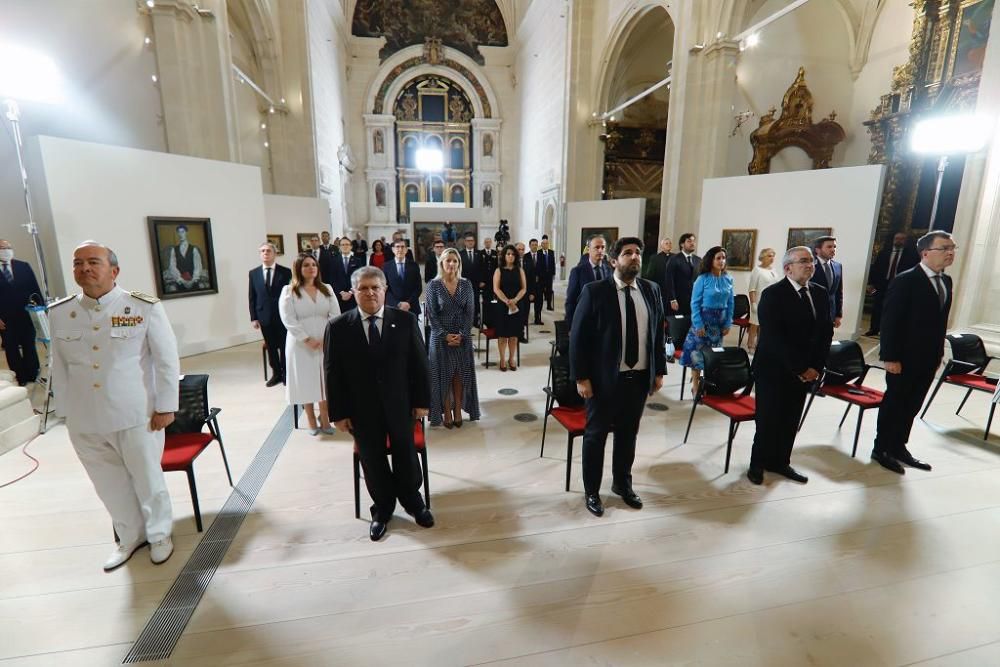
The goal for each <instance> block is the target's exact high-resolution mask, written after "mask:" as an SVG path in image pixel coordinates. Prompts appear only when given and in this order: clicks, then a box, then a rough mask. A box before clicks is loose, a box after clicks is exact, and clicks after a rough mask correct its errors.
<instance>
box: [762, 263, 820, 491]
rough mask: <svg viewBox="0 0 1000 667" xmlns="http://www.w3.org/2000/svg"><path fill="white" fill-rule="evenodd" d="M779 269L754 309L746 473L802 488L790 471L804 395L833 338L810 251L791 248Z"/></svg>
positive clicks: (799, 478) (797, 475)
mask: <svg viewBox="0 0 1000 667" xmlns="http://www.w3.org/2000/svg"><path fill="white" fill-rule="evenodd" d="M781 265H782V267H783V268H784V270H785V279H784V280H779V281H778V282H776V283H774V284H773V285H771V286H770V287H768V288H767V289H765V290H764V291H763V292H761V297H760V303H759V305H758V307H757V316H758V318H759V319H760V338H759V342H758V343H757V351H756V353H755V354H754V358H753V376H754V380H755V382H756V389H757V419H756V422H757V432H756V433H755V434H754V438H753V452H752V454H751V456H750V470H749V471H747V477H748V478H749V479H750V481H751V482H753V483H754V484H761V483H763V481H764V471H765V470H767V471H769V472H773V473H777V474H779V475H781V476H782V477H787V478H788V479H790V480H792V481H795V482H800V483H802V484H805V483H806V482H808V481H809V478H808V477H806V476H805V475H802V474H800V473H799V472H798V471H797V470H795V468H793V467H792V466H791V457H792V445H794V444H795V433H796V431H797V429H798V425H799V417H800V416H801V415H802V408H803V406H804V405H805V402H806V394H807V393H808V392H809V387H810V386H811V385H812V383H813V382H815V381H816V380H817V379H818V378H819V373H820V371H821V370H822V369H823V364H824V363H825V362H826V355H827V353H828V352H829V351H830V340H831V339H832V338H833V322H832V320H831V319H830V299H829V297H828V296H827V293H826V290H825V289H823V288H822V287H820V286H818V285H815V284H811V283H810V282H809V279H810V278H811V277H812V274H813V271H814V270H815V265H814V264H813V256H812V252H811V251H810V250H809V248H807V247H805V246H797V247H795V248H790V249H789V250H788V251H787V252H786V253H785V257H784V259H783V260H782V262H781Z"/></svg>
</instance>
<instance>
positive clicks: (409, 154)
mask: <svg viewBox="0 0 1000 667" xmlns="http://www.w3.org/2000/svg"><path fill="white" fill-rule="evenodd" d="M403 166H404V167H406V168H407V169H416V167H417V138H416V137H415V136H408V137H404V138H403Z"/></svg>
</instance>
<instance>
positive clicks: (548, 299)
mask: <svg viewBox="0 0 1000 667" xmlns="http://www.w3.org/2000/svg"><path fill="white" fill-rule="evenodd" d="M538 255H539V260H538V263H539V264H540V265H541V266H542V267H543V268H544V269H545V270H544V271H543V272H541V273H539V274H538V279H539V284H540V286H541V288H542V295H543V296H544V297H545V310H555V305H554V304H553V300H554V299H555V292H554V291H553V290H552V283H553V281H554V280H555V278H556V254H555V253H554V252H552V249H551V248H549V236H548V234H542V247H541V248H540V249H539V251H538Z"/></svg>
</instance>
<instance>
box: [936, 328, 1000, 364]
mask: <svg viewBox="0 0 1000 667" xmlns="http://www.w3.org/2000/svg"><path fill="white" fill-rule="evenodd" d="M945 338H947V339H948V343H949V344H950V345H951V356H952V358H953V359H955V360H957V361H964V362H965V363H967V364H972V365H973V366H976V367H979V368H983V367H985V366H986V364H988V363H989V361H990V356H989V355H988V354H986V346H985V345H983V339H982V338H980V337H979V336H977V335H976V334H970V333H961V334H948V335H947V336H945Z"/></svg>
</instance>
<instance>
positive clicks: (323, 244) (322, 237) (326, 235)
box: [319, 231, 339, 255]
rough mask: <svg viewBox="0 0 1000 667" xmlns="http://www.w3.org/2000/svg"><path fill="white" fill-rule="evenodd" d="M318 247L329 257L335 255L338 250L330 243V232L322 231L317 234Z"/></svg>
mask: <svg viewBox="0 0 1000 667" xmlns="http://www.w3.org/2000/svg"><path fill="white" fill-rule="evenodd" d="M338 242H339V241H338ZM319 247H320V248H322V249H323V250H324V251H325V252H328V253H330V254H331V255H336V254H337V252H338V251H339V248H337V247H336V246H335V245H333V244H332V243H330V232H325V231H324V232H320V233H319Z"/></svg>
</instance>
